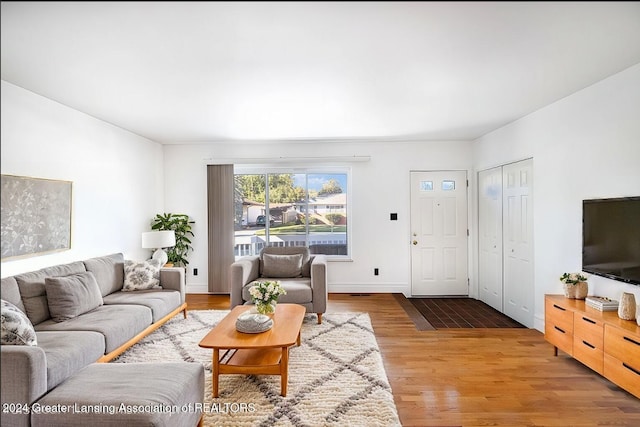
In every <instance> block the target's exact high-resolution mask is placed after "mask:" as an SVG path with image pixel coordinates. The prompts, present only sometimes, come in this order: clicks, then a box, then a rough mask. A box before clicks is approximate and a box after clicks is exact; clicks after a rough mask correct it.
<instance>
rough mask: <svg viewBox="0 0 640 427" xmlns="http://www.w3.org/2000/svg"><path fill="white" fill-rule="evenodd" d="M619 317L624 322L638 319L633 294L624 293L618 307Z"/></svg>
mask: <svg viewBox="0 0 640 427" xmlns="http://www.w3.org/2000/svg"><path fill="white" fill-rule="evenodd" d="M618 317H619V318H621V319H622V320H634V319H635V318H636V297H635V295H634V294H632V293H631V292H623V293H622V297H621V298H620V304H619V305H618Z"/></svg>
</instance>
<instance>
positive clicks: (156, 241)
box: [142, 230, 176, 249]
mask: <svg viewBox="0 0 640 427" xmlns="http://www.w3.org/2000/svg"><path fill="white" fill-rule="evenodd" d="M175 245H176V234H175V232H174V231H173V230H163V231H149V232H146V233H142V247H143V248H145V249H158V248H169V247H172V246H175Z"/></svg>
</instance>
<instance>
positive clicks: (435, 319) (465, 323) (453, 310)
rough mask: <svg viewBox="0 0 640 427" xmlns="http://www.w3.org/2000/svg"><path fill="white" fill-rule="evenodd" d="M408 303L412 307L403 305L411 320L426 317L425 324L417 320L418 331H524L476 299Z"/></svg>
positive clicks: (413, 299) (412, 301) (424, 299)
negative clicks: (511, 329)
mask: <svg viewBox="0 0 640 427" xmlns="http://www.w3.org/2000/svg"><path fill="white" fill-rule="evenodd" d="M400 295H401V294H400ZM402 297H403V298H404V296H402ZM399 302H400V301H399ZM408 302H409V303H410V304H409V305H407V304H406V303H404V304H403V303H402V302H401V305H402V306H403V307H404V308H405V310H406V311H407V313H408V314H409V316H410V317H412V319H413V318H414V317H415V316H416V314H418V313H419V314H420V315H421V317H423V321H422V322H416V320H415V319H414V323H416V327H417V328H418V329H419V330H429V329H444V328H524V327H525V326H523V325H522V324H520V323H518V322H516V321H515V320H513V319H512V318H510V317H509V316H506V315H504V314H502V313H500V312H499V311H498V310H496V309H494V308H493V307H491V306H489V305H487V304H485V303H484V302H482V301H480V300H476V299H473V298H409V299H408ZM411 306H412V307H411ZM412 308H413V309H412ZM425 322H426V324H427V325H425ZM428 326H431V328H430V327H428Z"/></svg>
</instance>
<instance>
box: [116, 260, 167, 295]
mask: <svg viewBox="0 0 640 427" xmlns="http://www.w3.org/2000/svg"><path fill="white" fill-rule="evenodd" d="M160 267H161V265H160V262H158V261H156V260H148V261H142V262H135V261H130V260H126V261H125V262H124V286H123V287H122V290H123V291H141V290H145V289H157V288H160V287H161V286H160Z"/></svg>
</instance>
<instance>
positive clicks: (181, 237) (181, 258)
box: [151, 213, 194, 267]
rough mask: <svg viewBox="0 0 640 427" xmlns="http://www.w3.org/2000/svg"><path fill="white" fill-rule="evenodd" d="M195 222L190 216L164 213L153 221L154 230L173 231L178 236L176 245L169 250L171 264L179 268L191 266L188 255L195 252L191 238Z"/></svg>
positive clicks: (152, 227)
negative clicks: (192, 226)
mask: <svg viewBox="0 0 640 427" xmlns="http://www.w3.org/2000/svg"><path fill="white" fill-rule="evenodd" d="M192 224H194V221H191V220H190V219H189V215H185V214H173V213H164V214H157V215H156V216H155V217H154V218H153V220H152V221H151V229H152V230H158V231H162V230H173V231H174V232H175V234H176V245H175V246H174V247H172V248H168V249H167V255H168V256H169V262H172V263H173V264H174V265H176V266H179V267H186V266H187V265H188V264H189V261H188V260H187V255H188V254H189V251H192V250H193V247H192V246H191V240H190V239H189V236H191V237H193V231H191V225H192Z"/></svg>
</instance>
